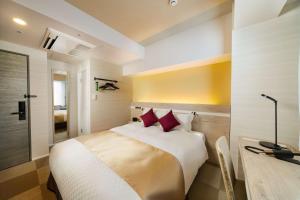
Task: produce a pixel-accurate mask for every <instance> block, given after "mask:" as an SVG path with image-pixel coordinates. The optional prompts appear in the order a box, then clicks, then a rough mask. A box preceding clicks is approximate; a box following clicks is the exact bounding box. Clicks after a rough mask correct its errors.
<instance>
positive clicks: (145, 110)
mask: <svg viewBox="0 0 300 200" xmlns="http://www.w3.org/2000/svg"><path fill="white" fill-rule="evenodd" d="M150 109H151V108H148V107H145V108H143V112H142V114H143V115H144V114H146V113H147V112H148V111H149V110H150Z"/></svg>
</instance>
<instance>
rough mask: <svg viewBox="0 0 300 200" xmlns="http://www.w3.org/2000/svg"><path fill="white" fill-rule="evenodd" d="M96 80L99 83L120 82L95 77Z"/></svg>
mask: <svg viewBox="0 0 300 200" xmlns="http://www.w3.org/2000/svg"><path fill="white" fill-rule="evenodd" d="M94 80H95V81H97V80H99V81H106V82H113V83H117V82H118V81H117V80H111V79H105V78H97V77H94Z"/></svg>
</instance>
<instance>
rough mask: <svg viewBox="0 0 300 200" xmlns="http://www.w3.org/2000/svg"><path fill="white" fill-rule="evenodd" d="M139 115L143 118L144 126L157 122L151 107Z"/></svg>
mask: <svg viewBox="0 0 300 200" xmlns="http://www.w3.org/2000/svg"><path fill="white" fill-rule="evenodd" d="M140 117H141V119H142V120H143V122H144V126H145V127H149V126H152V125H153V124H155V123H156V122H158V118H157V117H156V115H155V113H154V112H153V109H152V108H151V109H150V110H149V111H148V112H146V113H145V114H143V115H142V116H140Z"/></svg>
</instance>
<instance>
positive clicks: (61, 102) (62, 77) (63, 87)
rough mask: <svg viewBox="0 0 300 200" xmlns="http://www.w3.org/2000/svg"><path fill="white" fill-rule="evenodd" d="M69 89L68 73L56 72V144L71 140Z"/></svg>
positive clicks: (54, 82)
mask: <svg viewBox="0 0 300 200" xmlns="http://www.w3.org/2000/svg"><path fill="white" fill-rule="evenodd" d="M68 87H69V86H68V73H67V72H65V71H54V72H53V73H52V88H53V101H52V102H53V130H54V131H53V142H54V143H56V142H61V141H64V140H66V139H68V138H69V128H68V127H69V112H68V111H69V109H68V106H69V99H68V96H69V95H68V91H69V88H68Z"/></svg>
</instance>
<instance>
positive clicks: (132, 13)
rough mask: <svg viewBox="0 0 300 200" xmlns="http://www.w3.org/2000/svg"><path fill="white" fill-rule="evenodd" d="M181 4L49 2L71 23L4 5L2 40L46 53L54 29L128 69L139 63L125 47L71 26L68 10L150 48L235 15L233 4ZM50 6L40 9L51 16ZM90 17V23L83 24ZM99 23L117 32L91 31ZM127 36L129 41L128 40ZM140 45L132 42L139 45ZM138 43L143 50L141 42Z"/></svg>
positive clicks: (228, 0) (0, 7) (185, 0)
mask: <svg viewBox="0 0 300 200" xmlns="http://www.w3.org/2000/svg"><path fill="white" fill-rule="evenodd" d="M39 1H40V0H30V1H26V0H24V1H23V2H25V3H26V2H27V3H28V4H30V2H31V3H32V4H38V2H39ZM178 1H179V3H178V5H177V6H176V7H171V6H169V4H168V0H126V1H125V0H85V1H82V0H52V1H47V2H48V4H51V3H52V5H56V6H59V7H60V9H61V11H60V13H63V16H65V18H63V20H58V19H57V18H55V17H51V16H50V15H47V16H46V14H45V12H43V11H38V10H35V9H32V8H30V7H28V6H26V7H24V4H20V2H22V0H14V1H12V0H0V40H5V41H8V42H13V43H17V44H21V45H25V46H29V47H32V48H37V49H41V47H40V46H41V43H42V40H43V37H44V35H45V32H46V29H47V28H53V29H55V30H57V31H60V32H63V33H65V34H68V35H71V36H73V37H76V38H79V39H80V40H83V41H86V42H89V43H91V44H94V45H96V48H94V49H92V50H91V51H90V52H89V54H88V56H89V57H95V58H99V59H102V60H105V61H107V62H111V63H114V64H117V65H123V64H125V63H129V62H132V61H134V60H136V59H137V56H136V55H134V54H132V52H130V51H127V50H126V49H124V48H123V49H122V48H119V47H118V46H113V45H111V44H110V43H108V42H107V41H105V40H104V39H102V40H101V35H100V36H99V34H96V35H95V34H94V36H93V35H92V34H89V32H87V31H86V30H87V29H84V28H83V29H82V28H81V29H80V28H77V27H76V26H72V25H71V24H69V23H67V22H66V20H65V19H66V17H67V16H70V15H68V14H69V13H68V12H70V10H69V11H67V10H64V9H65V8H66V7H68V6H69V7H70V9H73V10H72V11H71V13H73V11H74V13H77V14H75V15H74V16H75V18H76V17H77V19H74V17H69V19H73V20H75V21H76V20H77V21H80V23H85V24H89V26H88V27H93V28H94V29H98V31H103V32H105V33H106V34H108V35H111V36H112V37H111V38H115V36H116V34H119V35H120V36H122V37H124V35H125V36H127V37H128V38H131V39H133V40H134V41H136V42H139V43H142V44H143V45H147V44H151V43H153V42H155V41H157V40H160V39H163V38H165V37H168V36H170V34H175V33H177V32H179V31H183V30H186V29H188V28H190V27H191V26H195V25H196V24H197V23H202V22H204V21H207V20H210V19H212V18H214V17H217V16H218V15H223V14H226V13H228V12H230V11H231V5H232V0H178ZM48 4H46V3H40V6H43V7H44V9H46V11H49V10H51V9H50V7H49V6H48ZM63 4H64V6H63ZM66 4H67V5H66ZM72 5H75V6H72ZM78 8H79V9H78ZM52 10H53V8H52ZM82 11H83V12H82ZM41 13H42V14H41ZM53 13H54V15H55V14H56V10H55V9H54V10H53ZM78 13H79V15H78ZM84 15H87V16H88V17H90V18H91V19H87V17H86V16H84ZM91 16H93V17H91ZM13 17H19V18H22V19H24V20H25V21H27V26H20V25H17V24H15V23H13V22H12V18H13ZM84 17H85V19H83V18H84ZM79 19H80V20H79ZM93 20H94V21H97V22H101V23H102V22H103V23H105V24H106V25H108V26H109V28H108V29H111V28H112V29H111V31H107V30H104V29H103V26H97V25H93V26H91V21H93ZM78 23H79V22H78ZM101 23H100V25H101ZM103 23H102V24H103ZM94 24H95V23H94ZM105 24H104V25H105ZM106 25H105V26H106ZM115 30H116V31H115ZM117 31H118V32H117ZM119 32H120V33H119ZM98 33H99V32H98ZM97 36H99V37H97ZM127 37H124V38H126V39H128V38H127ZM99 38H100V39H99ZM119 38H120V37H119ZM129 40H130V39H129ZM130 41H132V40H130ZM134 41H132V42H133V43H136V42H134ZM115 42H117V43H118V44H119V43H121V44H123V42H122V41H121V40H118V39H117V40H116V41H115ZM143 42H144V43H143ZM136 44H137V45H139V44H138V43H136ZM129 46H130V45H129ZM48 57H49V58H52V59H56V60H60V61H64V62H80V61H82V60H83V58H76V57H72V56H66V55H64V54H59V53H55V52H48Z"/></svg>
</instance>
